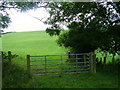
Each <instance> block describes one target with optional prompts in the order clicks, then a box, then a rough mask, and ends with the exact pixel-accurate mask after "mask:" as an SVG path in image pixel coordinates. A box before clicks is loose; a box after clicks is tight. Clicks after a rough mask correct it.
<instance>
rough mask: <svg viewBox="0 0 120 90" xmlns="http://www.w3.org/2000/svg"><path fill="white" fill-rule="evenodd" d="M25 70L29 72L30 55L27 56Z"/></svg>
mask: <svg viewBox="0 0 120 90" xmlns="http://www.w3.org/2000/svg"><path fill="white" fill-rule="evenodd" d="M27 70H28V71H29V72H30V55H27Z"/></svg>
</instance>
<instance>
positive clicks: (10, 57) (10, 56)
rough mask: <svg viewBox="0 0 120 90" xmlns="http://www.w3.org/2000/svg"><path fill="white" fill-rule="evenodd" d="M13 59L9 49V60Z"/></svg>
mask: <svg viewBox="0 0 120 90" xmlns="http://www.w3.org/2000/svg"><path fill="white" fill-rule="evenodd" d="M11 59H12V54H11V51H8V60H9V62H11Z"/></svg>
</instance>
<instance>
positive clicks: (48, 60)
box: [27, 53, 96, 75]
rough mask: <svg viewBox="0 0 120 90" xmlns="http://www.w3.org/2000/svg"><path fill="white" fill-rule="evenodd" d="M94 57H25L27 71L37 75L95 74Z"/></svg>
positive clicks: (85, 54)
mask: <svg viewBox="0 0 120 90" xmlns="http://www.w3.org/2000/svg"><path fill="white" fill-rule="evenodd" d="M95 57H96V56H95V54H94V53H81V54H64V55H38V56H30V55H27V69H28V70H29V71H32V72H34V73H35V74H37V75H49V74H59V75H61V74H79V73H89V72H92V73H96V62H95ZM56 72H57V73H56Z"/></svg>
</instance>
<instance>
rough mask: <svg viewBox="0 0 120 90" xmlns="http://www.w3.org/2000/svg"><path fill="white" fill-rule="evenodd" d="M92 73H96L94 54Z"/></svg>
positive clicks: (94, 55)
mask: <svg viewBox="0 0 120 90" xmlns="http://www.w3.org/2000/svg"><path fill="white" fill-rule="evenodd" d="M93 73H96V54H93Z"/></svg>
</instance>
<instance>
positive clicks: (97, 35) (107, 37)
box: [45, 2, 120, 53]
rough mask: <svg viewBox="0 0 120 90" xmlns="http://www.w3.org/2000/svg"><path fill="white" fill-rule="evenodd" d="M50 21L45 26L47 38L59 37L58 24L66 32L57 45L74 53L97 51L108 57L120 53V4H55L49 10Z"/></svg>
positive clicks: (51, 4)
mask: <svg viewBox="0 0 120 90" xmlns="http://www.w3.org/2000/svg"><path fill="white" fill-rule="evenodd" d="M48 7H49V8H50V9H49V13H50V17H49V18H48V20H47V21H46V22H45V23H47V24H50V25H51V27H50V28H48V29H47V30H46V32H48V33H49V34H50V35H59V34H60V31H62V30H63V29H62V28H61V26H60V24H61V23H65V24H66V25H67V27H68V28H69V31H68V32H66V33H63V34H61V35H60V37H59V40H58V44H59V45H61V46H64V47H67V48H70V49H71V50H72V51H73V52H74V53H80V52H90V51H94V50H96V49H97V48H100V49H101V50H102V51H108V52H110V53H117V52H118V51H120V48H119V47H118V46H119V45H120V43H119V41H120V36H119V35H120V31H119V27H120V17H119V14H120V13H119V10H120V2H60V3H57V2H54V3H50V4H49V6H48Z"/></svg>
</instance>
